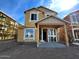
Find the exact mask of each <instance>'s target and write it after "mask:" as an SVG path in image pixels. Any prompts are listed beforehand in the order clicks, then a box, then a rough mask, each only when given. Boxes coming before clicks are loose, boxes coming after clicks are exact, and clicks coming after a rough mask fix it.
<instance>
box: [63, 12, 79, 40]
mask: <svg viewBox="0 0 79 59" xmlns="http://www.w3.org/2000/svg"><path fill="white" fill-rule="evenodd" d="M73 14H74V15H76V14H78V15H79V11H74V12H72V13H71V14H69V15H67V16H66V17H65V18H64V20H66V21H68V22H70V25H67V30H68V37H69V39H70V42H71V41H72V40H74V38H73V29H74V28H79V24H72V23H71V21H72V17H71V15H73Z"/></svg>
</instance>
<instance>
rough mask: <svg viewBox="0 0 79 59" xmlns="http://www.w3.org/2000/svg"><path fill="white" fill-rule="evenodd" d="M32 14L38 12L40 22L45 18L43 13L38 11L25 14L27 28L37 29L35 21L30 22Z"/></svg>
mask: <svg viewBox="0 0 79 59" xmlns="http://www.w3.org/2000/svg"><path fill="white" fill-rule="evenodd" d="M31 12H36V13H38V21H39V20H42V19H43V18H44V16H45V15H44V13H43V12H40V11H37V10H31V11H28V12H26V13H25V26H26V27H30V28H31V27H35V22H33V21H30V13H31Z"/></svg>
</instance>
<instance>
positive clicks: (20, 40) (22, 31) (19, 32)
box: [17, 28, 24, 42]
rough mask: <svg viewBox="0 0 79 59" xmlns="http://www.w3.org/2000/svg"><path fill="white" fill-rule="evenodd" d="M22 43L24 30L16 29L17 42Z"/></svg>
mask: <svg viewBox="0 0 79 59" xmlns="http://www.w3.org/2000/svg"><path fill="white" fill-rule="evenodd" d="M23 41H24V29H23V28H18V35H17V42H23Z"/></svg>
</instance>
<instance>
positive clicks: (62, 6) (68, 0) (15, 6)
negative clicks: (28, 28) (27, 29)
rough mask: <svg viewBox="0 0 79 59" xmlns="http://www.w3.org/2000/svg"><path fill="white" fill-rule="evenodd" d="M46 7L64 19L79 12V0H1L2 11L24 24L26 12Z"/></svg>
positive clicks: (0, 7)
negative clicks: (72, 13) (74, 12)
mask: <svg viewBox="0 0 79 59" xmlns="http://www.w3.org/2000/svg"><path fill="white" fill-rule="evenodd" d="M38 6H45V7H47V8H49V9H51V10H54V11H56V12H58V17H59V18H61V19H63V18H64V16H66V15H68V14H69V13H71V12H73V11H76V10H79V0H1V1H0V10H1V11H3V12H4V13H5V14H7V15H8V16H10V17H12V18H13V19H15V20H16V21H17V22H18V23H20V24H24V21H25V17H24V11H25V10H28V9H30V8H33V7H38Z"/></svg>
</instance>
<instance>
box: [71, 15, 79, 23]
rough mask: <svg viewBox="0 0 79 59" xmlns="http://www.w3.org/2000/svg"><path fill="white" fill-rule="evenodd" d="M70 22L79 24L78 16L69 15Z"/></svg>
mask: <svg viewBox="0 0 79 59" xmlns="http://www.w3.org/2000/svg"><path fill="white" fill-rule="evenodd" d="M71 22H72V23H73V24H78V23H79V14H72V15H71Z"/></svg>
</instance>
